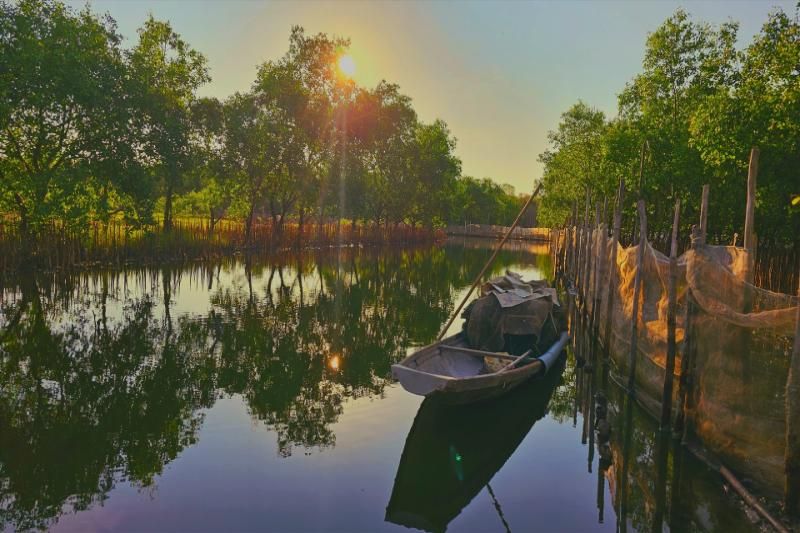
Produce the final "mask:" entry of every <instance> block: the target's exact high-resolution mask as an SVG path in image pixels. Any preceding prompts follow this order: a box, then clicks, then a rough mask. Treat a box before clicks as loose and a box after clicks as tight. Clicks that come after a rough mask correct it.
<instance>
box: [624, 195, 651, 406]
mask: <svg viewBox="0 0 800 533" xmlns="http://www.w3.org/2000/svg"><path fill="white" fill-rule="evenodd" d="M636 207H637V210H638V211H639V249H638V250H637V251H636V252H637V253H636V274H635V275H634V277H633V309H632V311H631V352H630V360H629V365H630V375H629V376H628V394H633V393H634V392H633V391H634V386H635V384H636V359H637V358H638V353H637V352H638V347H637V344H638V342H639V296H640V294H641V291H642V268H643V267H644V251H645V248H647V215H646V214H645V210H644V200H639V202H638V203H637V204H636Z"/></svg>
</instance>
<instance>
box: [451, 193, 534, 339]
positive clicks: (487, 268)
mask: <svg viewBox="0 0 800 533" xmlns="http://www.w3.org/2000/svg"><path fill="white" fill-rule="evenodd" d="M541 190H542V184H541V183H540V184H539V185H537V186H536V189H535V190H534V191H533V194H531V195H530V196H529V197H528V201H527V202H525V205H523V206H522V209H521V210H520V212H519V214H518V215H517V218H516V219H514V223H513V224H511V227H510V228H508V231H506V234H505V235H504V236H503V240H501V241H500V243H499V244H498V245H497V248H495V250H494V253H492V256H491V257H490V258H489V260H488V261H486V264H485V265H483V268H482V269H481V271H480V273H479V274H478V276H477V277H476V278H475V281H473V282H472V286H471V287H470V288H469V291H467V294H466V295H465V296H464V298H463V299H462V300H461V303H460V304H458V307H456V310H455V311H453V314H452V315H451V316H450V320H448V321H447V324H445V326H444V327H443V328H442V330H441V331H440V332H439V335H438V336H437V337H436V340H437V341H440V340H442V337H444V334H445V333H447V330H448V329H450V326H451V325H452V324H453V321H455V319H456V317H457V316H458V313H460V312H461V308H462V307H464V304H465V303H467V300H468V299H469V297H470V296H472V293H473V291H475V288H476V287H477V286H478V284H479V283H480V282H481V279H483V275H484V274H485V273H486V271H487V270H489V267H490V266H491V265H492V263H493V262H494V260H495V258H496V257H497V254H498V253H500V249H501V248H503V245H504V244H505V243H506V241H507V240H508V238H509V237H510V236H511V233H512V232H513V231H514V228H516V227H517V224H519V221H520V220H522V215H524V214H525V211H526V210H527V209H528V206H530V205H531V202H532V201H533V199H534V198H535V197H536V196H538V194H539V191H541Z"/></svg>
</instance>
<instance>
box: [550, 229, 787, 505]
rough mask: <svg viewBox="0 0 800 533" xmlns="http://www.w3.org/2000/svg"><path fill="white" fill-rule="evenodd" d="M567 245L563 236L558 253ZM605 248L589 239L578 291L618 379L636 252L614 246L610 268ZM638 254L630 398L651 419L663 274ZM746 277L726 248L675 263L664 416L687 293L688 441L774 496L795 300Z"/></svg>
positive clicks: (659, 371)
mask: <svg viewBox="0 0 800 533" xmlns="http://www.w3.org/2000/svg"><path fill="white" fill-rule="evenodd" d="M569 233H570V234H572V232H569ZM570 237H572V235H570ZM566 242H567V237H566V234H565V233H564V232H562V233H561V235H560V236H559V240H558V243H559V246H564V245H566ZM611 246H612V240H611V239H610V238H609V237H608V236H607V231H606V228H604V227H601V229H599V230H596V231H595V232H594V233H593V234H592V236H591V238H590V252H591V256H590V257H592V260H593V261H594V262H595V264H594V265H593V266H592V267H591V268H590V271H589V272H590V274H589V276H588V280H589V282H588V283H583V285H585V287H586V291H587V294H586V302H587V308H588V312H589V314H590V315H591V312H592V309H593V308H594V307H596V308H597V312H596V313H595V324H596V331H597V333H598V334H599V335H600V338H601V340H602V341H603V343H604V344H606V343H607V345H608V346H609V351H610V355H611V358H612V362H613V365H614V367H615V368H614V370H615V372H616V373H618V375H619V376H620V377H623V376H624V378H625V379H627V377H628V375H629V372H630V352H631V350H630V347H631V335H632V327H633V320H632V313H633V301H634V280H635V275H636V262H637V255H638V253H639V247H638V246H632V247H628V248H624V247H622V246H619V245H617V247H616V261H615V262H614V264H613V265H612V264H611V259H612V248H611ZM645 246H646V248H645V250H644V255H643V258H644V261H643V265H642V271H641V286H640V294H641V296H640V297H641V299H640V313H639V319H638V324H637V327H638V331H637V337H636V338H637V349H636V354H635V358H636V359H635V381H636V387H637V390H636V393H637V399H638V400H639V401H640V402H641V403H642V404H643V405H644V406H645V407H647V408H648V410H650V411H652V412H653V413H654V414H656V413H659V412H660V400H661V394H662V390H663V384H664V372H665V363H666V353H667V305H668V302H667V285H668V276H669V270H670V269H669V258H668V257H667V256H665V255H664V254H662V253H661V252H659V251H657V250H655V249H653V248H652V246H650V245H649V243H648V244H645ZM607 265H611V268H608V266H607ZM748 271H750V272H752V260H751V258H750V257H749V255H748V252H747V250H745V249H744V248H738V247H733V246H711V245H705V244H697V245H695V246H694V247H693V248H692V249H690V250H689V251H687V252H686V253H684V254H683V255H681V256H680V257H679V258H678V259H677V264H676V287H677V313H676V340H677V354H676V362H675V384H676V385H675V387H674V389H673V392H674V398H673V409H678V402H677V399H678V388H679V387H678V385H677V384H678V379H679V375H680V369H681V356H682V355H683V354H684V342H685V338H686V330H687V302H688V301H689V300H690V298H689V294H691V301H692V304H691V306H692V310H691V314H690V316H691V318H690V324H689V325H688V327H689V329H690V338H691V341H690V344H691V345H692V346H693V347H692V350H691V353H692V354H694V357H693V358H692V357H689V358H687V363H689V364H690V365H691V368H692V369H693V370H692V372H693V376H694V382H693V383H692V384H691V385H690V387H688V394H689V398H690V401H689V403H688V405H689V407H690V410H689V411H688V413H687V427H688V428H689V432H690V436H691V437H693V438H697V439H699V441H700V442H701V443H702V444H703V445H705V446H706V447H707V448H708V449H710V450H711V451H713V452H715V453H716V454H717V455H718V456H719V457H720V458H721V459H722V460H723V461H724V462H725V464H726V465H728V466H729V467H731V468H733V469H734V470H736V471H738V472H741V473H742V474H743V475H744V476H747V477H749V478H751V479H753V480H754V481H756V482H757V483H758V484H759V485H760V486H762V487H763V488H764V489H765V490H767V491H768V492H773V493H775V494H778V493H779V492H780V491H781V490H782V488H783V479H784V450H785V428H786V426H785V424H786V407H785V400H786V398H785V385H786V378H787V374H788V368H789V358H790V355H791V350H792V340H793V335H794V329H795V317H796V313H797V305H798V298H797V297H796V296H791V295H787V294H781V293H776V292H772V291H768V290H764V289H760V288H758V287H756V286H755V285H753V284H751V283H748V282H747V281H746V280H747V279H748ZM584 281H585V280H584ZM610 296H611V306H610V309H609V297H610ZM608 320H610V325H611V328H610V338H608V339H607V338H606V335H605V330H606V324H607V321H608Z"/></svg>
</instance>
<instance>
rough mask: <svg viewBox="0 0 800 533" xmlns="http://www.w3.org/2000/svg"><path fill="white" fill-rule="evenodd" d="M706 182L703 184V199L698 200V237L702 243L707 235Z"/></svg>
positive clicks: (707, 190)
mask: <svg viewBox="0 0 800 533" xmlns="http://www.w3.org/2000/svg"><path fill="white" fill-rule="evenodd" d="M708 192H709V186H708V184H705V185H703V199H702V200H701V202H700V237H701V238H702V239H703V243H705V242H706V240H707V237H708Z"/></svg>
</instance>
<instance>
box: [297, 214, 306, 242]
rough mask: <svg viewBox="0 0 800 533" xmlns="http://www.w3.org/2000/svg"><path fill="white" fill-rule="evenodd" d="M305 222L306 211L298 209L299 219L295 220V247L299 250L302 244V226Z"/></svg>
mask: <svg viewBox="0 0 800 533" xmlns="http://www.w3.org/2000/svg"><path fill="white" fill-rule="evenodd" d="M305 221H306V210H305V208H303V207H301V208H300V213H299V217H298V220H297V247H298V248H300V247H301V246H302V244H303V226H304V225H305Z"/></svg>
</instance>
